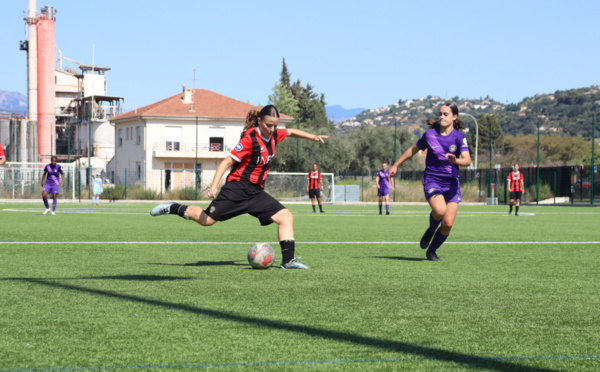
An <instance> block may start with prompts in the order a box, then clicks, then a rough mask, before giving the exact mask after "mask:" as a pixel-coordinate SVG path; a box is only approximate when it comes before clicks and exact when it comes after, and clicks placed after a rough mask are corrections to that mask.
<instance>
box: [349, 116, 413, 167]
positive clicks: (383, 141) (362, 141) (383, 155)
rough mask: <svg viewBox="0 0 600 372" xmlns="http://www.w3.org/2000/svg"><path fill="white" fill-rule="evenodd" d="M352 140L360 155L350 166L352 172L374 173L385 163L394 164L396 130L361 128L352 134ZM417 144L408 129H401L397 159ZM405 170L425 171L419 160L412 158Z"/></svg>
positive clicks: (398, 137) (405, 165) (398, 135)
mask: <svg viewBox="0 0 600 372" xmlns="http://www.w3.org/2000/svg"><path fill="white" fill-rule="evenodd" d="M350 139H351V140H352V144H353V147H354V148H355V151H356V154H357V155H358V156H357V157H356V158H355V159H353V161H352V163H351V164H350V170H353V171H360V172H367V173H369V172H372V171H374V170H377V169H379V168H380V167H381V163H382V162H383V161H387V162H388V164H390V165H391V164H393V163H394V162H395V161H396V160H397V159H394V128H392V127H361V128H357V129H355V130H353V131H352V132H350ZM414 143H415V141H414V138H413V136H412V135H411V134H410V133H409V132H408V130H407V129H406V128H400V130H399V131H398V133H397V139H396V150H397V153H396V157H398V158H399V157H400V155H402V153H403V152H404V151H406V150H407V149H408V148H409V147H411V146H412V145H413V144H414ZM402 168H403V169H406V170H413V169H423V167H422V166H419V164H418V160H417V159H416V158H412V159H411V160H410V161H407V162H406V163H404V164H403V165H402Z"/></svg>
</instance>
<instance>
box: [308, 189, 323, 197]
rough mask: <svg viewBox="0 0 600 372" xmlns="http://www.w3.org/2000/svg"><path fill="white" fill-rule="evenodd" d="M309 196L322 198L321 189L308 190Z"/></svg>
mask: <svg viewBox="0 0 600 372" xmlns="http://www.w3.org/2000/svg"><path fill="white" fill-rule="evenodd" d="M308 198H309V199H312V198H321V189H310V190H308Z"/></svg>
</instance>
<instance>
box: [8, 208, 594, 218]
mask: <svg viewBox="0 0 600 372" xmlns="http://www.w3.org/2000/svg"><path fill="white" fill-rule="evenodd" d="M2 211H4V212H16V213H39V214H42V213H43V212H44V209H43V208H42V209H39V208H36V209H2ZM429 213H430V212H429V211H403V212H402V213H401V214H393V213H392V214H390V215H386V216H385V218H398V217H423V216H428V215H429ZM56 214H57V215H58V214H97V215H100V214H101V215H106V214H109V215H110V214H112V215H149V214H150V212H149V211H148V212H115V211H114V210H112V209H105V210H98V209H95V210H90V209H77V210H75V209H57V210H56ZM599 214H600V213H599ZM535 215H536V214H535V213H520V214H519V216H535ZM294 216H296V217H307V216H310V218H319V217H320V218H323V217H376V216H377V217H378V218H380V217H379V215H378V214H376V212H373V213H370V212H367V213H359V214H349V213H341V214H340V213H339V212H337V213H336V214H332V213H328V214H316V215H313V214H312V213H308V212H307V213H298V212H296V213H294ZM481 216H489V217H511V216H510V215H508V214H507V213H504V212H502V213H500V212H462V213H461V212H459V213H458V217H481Z"/></svg>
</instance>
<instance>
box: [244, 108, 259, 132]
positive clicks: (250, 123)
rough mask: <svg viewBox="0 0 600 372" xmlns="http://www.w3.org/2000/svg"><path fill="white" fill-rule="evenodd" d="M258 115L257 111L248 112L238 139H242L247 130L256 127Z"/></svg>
mask: <svg viewBox="0 0 600 372" xmlns="http://www.w3.org/2000/svg"><path fill="white" fill-rule="evenodd" d="M258 114H259V112H258V110H250V111H249V112H248V115H246V124H245V125H244V129H242V135H241V136H240V138H242V137H244V134H246V131H247V130H248V129H250V128H254V127H258Z"/></svg>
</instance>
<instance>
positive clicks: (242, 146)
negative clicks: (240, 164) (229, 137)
mask: <svg viewBox="0 0 600 372" xmlns="http://www.w3.org/2000/svg"><path fill="white" fill-rule="evenodd" d="M243 148H244V145H242V143H241V142H240V143H238V144H237V145H235V149H236V150H237V151H242V149H243Z"/></svg>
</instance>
